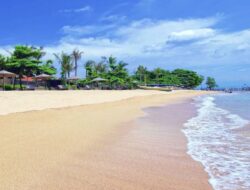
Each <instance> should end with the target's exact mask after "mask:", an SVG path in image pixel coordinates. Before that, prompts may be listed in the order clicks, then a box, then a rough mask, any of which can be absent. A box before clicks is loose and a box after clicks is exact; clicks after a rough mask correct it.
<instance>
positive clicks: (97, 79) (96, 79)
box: [91, 77, 107, 82]
mask: <svg viewBox="0 0 250 190" xmlns="http://www.w3.org/2000/svg"><path fill="white" fill-rule="evenodd" d="M105 81H107V79H103V78H100V77H98V78H95V79H93V80H92V81H91V82H105Z"/></svg>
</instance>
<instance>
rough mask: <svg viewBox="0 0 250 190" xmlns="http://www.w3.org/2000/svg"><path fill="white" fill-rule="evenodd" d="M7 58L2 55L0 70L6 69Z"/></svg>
mask: <svg viewBox="0 0 250 190" xmlns="http://www.w3.org/2000/svg"><path fill="white" fill-rule="evenodd" d="M6 61H7V60H6V58H5V57H4V56H3V55H1V54H0V70H3V69H6Z"/></svg>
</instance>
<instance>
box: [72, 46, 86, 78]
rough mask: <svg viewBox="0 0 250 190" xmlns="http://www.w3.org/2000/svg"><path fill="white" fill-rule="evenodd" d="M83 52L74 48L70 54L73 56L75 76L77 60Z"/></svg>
mask: <svg viewBox="0 0 250 190" xmlns="http://www.w3.org/2000/svg"><path fill="white" fill-rule="evenodd" d="M83 53H84V52H83V51H79V50H77V49H75V50H74V51H73V52H72V54H71V56H72V58H73V60H74V63H75V65H74V69H75V76H77V69H78V61H79V60H80V59H81V58H82V54H83Z"/></svg>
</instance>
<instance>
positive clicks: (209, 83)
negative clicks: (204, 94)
mask: <svg viewBox="0 0 250 190" xmlns="http://www.w3.org/2000/svg"><path fill="white" fill-rule="evenodd" d="M206 85H207V88H208V89H209V90H212V89H214V88H216V87H217V84H216V81H215V79H214V78H212V77H207V81H206Z"/></svg>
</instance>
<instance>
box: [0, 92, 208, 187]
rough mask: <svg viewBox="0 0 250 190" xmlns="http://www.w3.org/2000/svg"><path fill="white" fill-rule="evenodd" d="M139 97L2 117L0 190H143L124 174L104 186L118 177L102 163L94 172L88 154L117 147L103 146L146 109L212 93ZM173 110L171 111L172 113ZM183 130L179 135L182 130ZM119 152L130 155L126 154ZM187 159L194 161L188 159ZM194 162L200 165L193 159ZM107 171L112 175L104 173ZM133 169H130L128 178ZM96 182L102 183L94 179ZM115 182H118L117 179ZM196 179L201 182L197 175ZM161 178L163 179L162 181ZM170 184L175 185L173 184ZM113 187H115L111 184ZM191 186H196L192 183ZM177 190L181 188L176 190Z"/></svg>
mask: <svg viewBox="0 0 250 190" xmlns="http://www.w3.org/2000/svg"><path fill="white" fill-rule="evenodd" d="M89 93H90V92H89ZM140 93H141V94H140V95H138V94H136V95H133V96H129V97H128V96H127V95H125V96H123V98H120V99H119V98H117V97H116V98H115V99H113V101H109V102H108V101H103V102H101V103H100V102H98V103H92V104H91V105H88V104H85V105H84V104H83V105H77V106H75V105H72V106H71V105H68V106H67V107H59V108H58V107H56V109H52V108H51V107H47V108H46V109H45V110H41V111H32V110H26V111H28V112H24V113H11V114H8V115H5V116H0V127H1V134H0V149H1V150H0V152H1V153H2V154H1V157H0V171H1V173H0V188H1V189H7V190H8V189H62V190H63V189H82V188H83V187H84V188H85V189H96V188H95V187H96V185H99V187H100V185H101V186H102V185H104V184H105V185H106V186H104V187H103V188H102V189H114V187H124V189H142V187H144V189H145V186H141V187H140V186H139V185H138V184H136V183H132V184H131V182H130V181H129V179H126V178H122V176H118V178H117V176H116V177H114V176H113V177H111V179H113V180H112V182H110V183H109V184H107V183H105V180H109V179H110V177H108V176H109V175H111V176H112V175H113V174H114V173H112V171H113V172H114V168H112V165H111V166H110V165H109V164H105V162H104V161H103V160H99V162H100V163H101V165H99V167H98V168H96V167H95V164H96V163H97V162H96V163H93V159H88V158H90V157H91V156H90V155H94V156H96V155H97V154H99V153H100V150H101V151H103V150H107V147H110V146H114V145H113V143H110V144H111V145H110V146H107V144H106V143H104V142H107V141H108V142H114V139H116V141H118V142H119V141H120V136H119V135H118V133H119V130H120V129H121V126H122V125H125V128H124V127H122V128H123V129H124V130H125V131H126V134H127V132H128V131H130V130H129V127H126V125H127V123H128V122H131V121H134V120H136V118H141V117H145V116H146V115H147V113H146V112H145V111H143V109H145V108H148V107H155V106H156V107H157V106H165V105H173V106H174V105H175V104H176V103H181V102H185V101H186V100H190V99H191V98H193V97H195V96H199V95H204V94H208V93H210V92H201V91H180V92H177V93H162V92H160V93H158V92H157V93H155V92H154V93H153V94H147V93H149V92H147V93H146V95H145V94H144V95H143V93H142V92H140ZM93 96H94V95H93ZM50 106H51V105H50ZM69 106H71V107H69ZM169 111H170V112H171V110H169ZM120 132H121V131H120ZM179 132H180V133H181V130H180V129H179ZM183 140H184V141H185V136H184V134H182V142H183ZM137 145H140V143H139V144H137ZM152 146H153V145H152ZM181 147H182V148H183V150H184V151H182V153H183V154H185V155H186V156H187V153H186V148H187V147H186V143H184V147H183V143H182V145H181ZM113 148H117V147H116V146H114V147H113ZM113 148H112V150H113ZM108 150H109V148H108ZM110 153H111V155H112V151H110V152H109V153H106V152H105V154H104V155H110ZM114 153H117V152H114ZM121 153H122V154H124V153H125V154H129V152H124V151H122V152H121ZM113 155H115V154H113ZM187 157H188V156H187ZM95 158H98V156H96V157H95ZM189 159H191V158H190V157H189ZM27 160H28V161H27ZM106 163H109V162H106ZM166 163H167V162H166ZM190 163H195V164H197V162H195V161H192V162H190ZM130 164H131V163H130ZM188 165H189V164H188ZM198 165H199V164H198ZM108 166H110V167H108ZM116 166H117V165H116ZM107 167H108V168H107ZM93 168H94V169H93ZM90 169H92V170H91V171H92V173H91V174H93V175H94V176H95V175H96V178H95V179H93V176H92V175H90V174H89V176H88V172H87V173H86V171H90ZM107 171H109V172H111V173H108V174H107V175H101V174H105V172H107ZM126 171H127V170H126ZM131 171H132V170H131ZM131 171H127V174H129V173H130V172H131ZM138 171H139V169H138ZM142 171H143V170H142ZM197 171H199V172H201V173H203V174H204V176H205V177H204V176H203V177H202V181H206V180H207V179H206V177H207V175H206V173H205V171H203V169H202V167H200V166H199V167H198V168H197ZM131 175H132V174H131ZM91 176H92V177H91ZM98 177H99V178H98ZM123 177H124V176H123ZM193 178H195V176H194V177H193ZM97 179H99V181H96V180H97ZM117 179H119V180H118V181H117ZM198 179H200V178H199V177H198ZM157 180H160V181H161V180H163V178H160V179H159V178H158V179H157ZM177 181H178V180H177ZM106 182H107V181H106ZM121 182H123V184H122V183H121ZM169 183H170V184H171V181H169ZM112 184H113V187H112V186H110V185H112ZM155 184H157V183H155ZM119 185H122V186H119ZM187 185H190V187H194V186H193V185H192V182H190V183H187ZM125 187H127V188H125ZM179 187H181V186H179ZM204 188H205V189H209V188H208V187H201V188H200V189H204ZM120 189H121V188H120ZM175 189H178V186H176V188H175ZM187 189H188V187H187ZM197 189H199V188H197Z"/></svg>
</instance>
